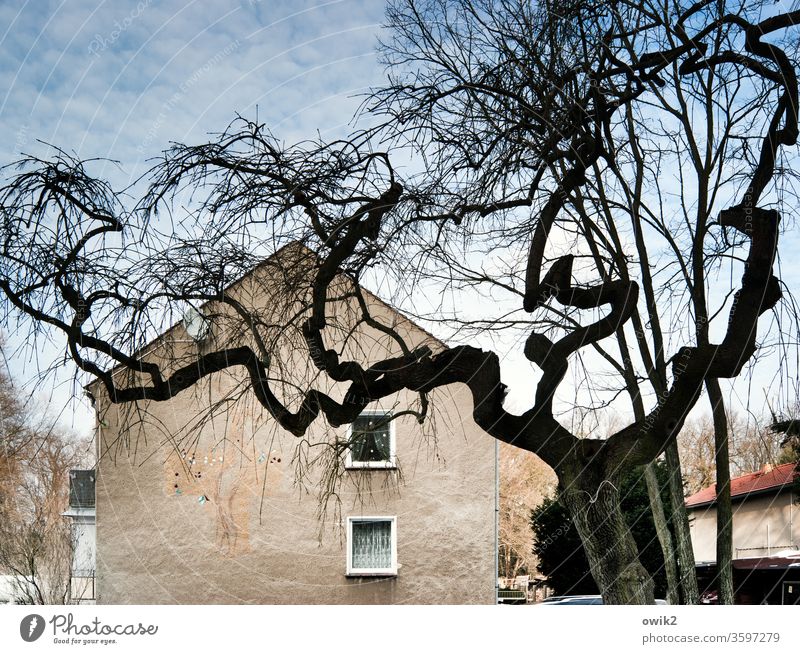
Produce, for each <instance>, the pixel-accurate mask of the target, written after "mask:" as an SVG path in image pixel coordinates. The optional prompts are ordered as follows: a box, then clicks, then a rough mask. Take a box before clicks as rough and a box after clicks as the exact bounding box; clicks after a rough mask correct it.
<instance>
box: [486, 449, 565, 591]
mask: <svg viewBox="0 0 800 654" xmlns="http://www.w3.org/2000/svg"><path fill="white" fill-rule="evenodd" d="M555 484H556V479H555V475H553V473H552V471H551V470H550V468H549V467H547V466H546V465H545V464H544V463H543V462H542V461H541V460H540V459H539V458H538V457H537V456H535V455H534V454H532V453H530V452H526V451H525V450H521V449H519V448H516V447H512V446H511V445H508V444H506V443H501V444H500V516H499V529H498V542H499V552H498V557H499V562H498V563H499V565H498V568H499V570H498V575H499V576H500V577H506V578H508V579H513V578H514V577H516V576H518V575H520V574H531V573H533V572H534V571H535V570H536V565H537V562H536V559H535V557H534V554H533V529H532V527H531V513H532V512H533V510H534V509H535V508H536V507H537V506H539V504H541V502H542V500H543V499H544V498H545V497H547V496H548V495H549V494H550V493H551V491H552V490H553V489H554V488H555Z"/></svg>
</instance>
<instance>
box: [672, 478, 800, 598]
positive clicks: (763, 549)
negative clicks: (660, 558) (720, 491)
mask: <svg viewBox="0 0 800 654" xmlns="http://www.w3.org/2000/svg"><path fill="white" fill-rule="evenodd" d="M796 477H797V471H796V466H795V464H794V463H786V464H783V465H779V466H770V465H766V466H764V467H763V468H762V469H761V470H759V471H757V472H753V473H750V474H747V475H743V476H741V477H736V478H734V479H732V480H731V501H732V505H733V576H734V587H735V589H736V600H737V603H740V604H752V603H756V604H800V506H798V504H797V500H798V498H797V494H796V490H795V488H794V486H793V484H794V481H795V479H796ZM686 508H687V510H688V511H689V519H690V529H691V537H692V546H693V549H694V556H695V561H696V563H697V568H698V580H699V581H700V582H701V583H702V582H703V581H706V582H709V583H710V582H711V580H713V577H714V575H715V572H716V562H717V556H716V529H717V510H716V489H715V487H714V486H709V487H707V488H704V489H702V490H700V491H698V492H697V493H695V494H694V495H691V496H690V497H688V498H687V499H686Z"/></svg>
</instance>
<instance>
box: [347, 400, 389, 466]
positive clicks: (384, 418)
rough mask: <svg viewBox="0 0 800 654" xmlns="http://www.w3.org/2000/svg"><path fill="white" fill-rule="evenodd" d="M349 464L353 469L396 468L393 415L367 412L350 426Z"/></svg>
mask: <svg viewBox="0 0 800 654" xmlns="http://www.w3.org/2000/svg"><path fill="white" fill-rule="evenodd" d="M349 440H350V451H349V453H348V457H347V464H348V466H350V467H353V468H390V467H394V433H393V429H392V423H391V414H390V413H386V412H365V413H363V414H361V415H360V416H359V417H358V418H356V420H355V421H354V422H353V424H352V425H350V439H349Z"/></svg>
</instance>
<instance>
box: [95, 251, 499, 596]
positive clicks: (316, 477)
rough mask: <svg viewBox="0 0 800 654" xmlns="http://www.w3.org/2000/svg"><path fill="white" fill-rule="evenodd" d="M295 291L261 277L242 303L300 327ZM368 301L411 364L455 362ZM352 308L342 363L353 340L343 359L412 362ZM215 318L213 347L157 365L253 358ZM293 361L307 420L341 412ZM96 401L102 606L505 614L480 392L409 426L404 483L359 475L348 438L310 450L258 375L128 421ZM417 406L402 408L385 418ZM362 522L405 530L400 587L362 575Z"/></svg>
mask: <svg viewBox="0 0 800 654" xmlns="http://www.w3.org/2000/svg"><path fill="white" fill-rule="evenodd" d="M279 277H280V276H279V275H277V274H276V273H275V271H274V270H273V271H271V270H270V269H269V267H266V268H259V269H257V270H256V271H255V272H254V273H253V274H252V275H249V276H247V277H245V278H244V279H243V280H240V281H239V282H237V284H235V285H234V286H233V287H231V288H230V289H229V292H230V294H231V295H232V296H235V297H236V299H237V300H238V301H240V302H242V303H246V304H248V305H249V306H255V307H261V308H262V310H263V316H262V317H263V318H267V317H269V316H270V315H271V316H273V317H275V316H276V315H278V314H284V315H285V314H286V312H287V311H289V310H290V309H292V308H293V306H290V304H291V301H290V300H280V301H279V296H280V297H285V294H282V295H280V294H278V293H277V292H276V290H275V289H276V286H278V285H279V284H280V281H278V279H279ZM366 300H367V302H368V304H369V307H370V311H371V312H372V313H373V315H374V316H376V317H377V318H378V319H379V320H380V321H381V322H382V323H384V324H389V325H392V327H393V329H395V330H396V331H397V332H398V333H399V334H401V335H402V337H403V338H404V339H405V340H406V341H407V342H408V343H409V344H411V345H412V346H414V347H416V346H418V345H421V344H427V345H429V346H430V347H431V348H432V349H434V350H435V349H436V348H437V347H441V344H438V343H437V342H436V341H435V339H433V337H431V336H430V335H429V334H427V333H426V332H424V331H423V330H421V329H419V328H418V327H416V326H415V325H414V324H413V323H411V322H410V321H409V320H407V319H406V318H404V317H403V316H401V315H400V314H398V313H397V312H396V311H394V310H393V309H391V308H390V307H389V306H388V305H386V304H384V303H383V302H381V301H380V300H378V299H377V298H375V297H374V296H370V295H367V296H366ZM282 302H284V304H282ZM353 302H354V301H353V300H352V299H349V300H344V301H342V302H341V303H340V305H338V306H336V307H334V309H333V310H332V314H335V315H336V318H337V324H336V325H332V326H331V329H330V330H326V338H327V337H328V334H329V332H330V334H331V335H330V338H331V341H330V342H331V345H333V344H336V343H335V341H336V337H337V336H336V335H337V334H338V336H340V337H341V339H342V340H341V342H340V343H338V344H336V345H337V349H339V348H343V351H344V356H352V357H353V358H358V360H360V361H368V362H373V361H375V360H378V359H381V358H384V357H385V356H387V355H395V354H396V353H397V352H398V350H397V345H396V344H395V342H394V341H393V340H392V339H391V338H390V337H389V336H387V335H386V334H384V333H382V332H380V331H378V330H375V329H373V328H372V327H369V326H367V325H363V324H362V325H360V326H354V325H355V322H354V318H353V317H354V316H355V315H356V312H355V310H354V309H353ZM204 313H206V314H215V315H217V316H221V317H220V318H219V319H217V320H215V322H214V324H213V326H212V329H211V333H210V335H209V336H208V338H206V339H204V340H203V341H201V342H195V341H193V340H192V339H191V338H189V335H188V334H187V333H186V330H185V328H184V327H183V326H182V325H181V324H178V325H175V326H174V327H173V328H171V329H170V330H168V331H167V332H166V333H165V334H164V335H162V336H161V337H160V338H159V339H158V340H157V341H155V342H154V343H152V344H151V345H150V347H149V348H148V350H147V354H146V357H148V358H150V359H151V360H158V361H160V362H162V363H164V362H169V361H173V360H174V361H175V364H174V365H176V366H177V365H180V363H182V362H184V361H186V360H188V359H189V358H190V357H191V356H193V355H194V354H196V353H197V351H203V350H204V349H205V350H210V349H218V348H219V347H220V346H221V345H222V344H223V343H224V344H225V346H229V347H230V346H231V345H232V344H234V342H242V340H246V335H244V333H242V334H240V333H238V332H236V331H235V328H234V327H233V325H234V320H233V318H232V317H231V316H230V314H229V313H228V314H226V309H225V308H219V307H211V306H207V307H205V308H204ZM226 321H227V322H226ZM279 350H280V352H281V356H280V357H273V361H274V363H273V368H274V367H275V366H278V365H280V366H282V369H281V370H280V373H281V378H283V379H285V378H287V375H288V376H289V377H290V378H291V380H292V381H293V383H296V386H291V385H286V386H281V385H279V384H277V383H276V384H275V386H276V388H277V389H280V390H281V391H282V392H283V395H284V397H287V398H289V399H288V400H287V402H288V403H289V405H290V406H291V403H292V401H293V400H292V393H293V392H294V391H297V390H298V389H302V388H305V387H307V386H308V385H310V384H311V383H313V385H314V386H315V387H318V388H323V389H324V390H325V391H326V392H328V393H329V394H330V395H331V396H333V397H339V398H341V397H342V395H341V394H342V393H343V392H344V391H343V389H342V388H338V387H337V385H336V384H332V383H330V382H328V381H327V380H326V378H325V377H324V375H317V372H316V368H315V367H314V366H313V365H312V364H311V361H310V360H309V358H308V354H307V352H305V351H303V349H302V348H298V347H295V346H294V345H292V342H290V341H289V340H286V341H285V342H281V345H280V348H279ZM271 369H272V368H271ZM276 376H277V371H276ZM120 379H121V376H120ZM118 383H119V384H120V385H123V384H122V382H121V381H118ZM293 389H294V390H293ZM89 391H90V393H91V394H92V395H93V397H94V399H95V405H96V409H97V415H98V429H97V435H98V438H97V442H98V460H99V464H98V476H97V575H98V581H97V593H98V600H97V601H98V603H112V604H116V603H143V604H149V603H263V604H284V603H309V604H311V603H314V604H316V603H322V604H339V603H365V604H366V603H412V604H424V603H459V604H460V603H464V604H467V603H494V601H495V581H496V568H495V552H496V542H495V513H496V447H495V442H494V440H493V439H492V438H490V437H489V436H488V435H486V434H485V433H484V432H483V431H482V430H480V429H479V428H478V427H477V426H476V425H475V424H474V422H473V421H472V418H471V414H472V398H471V395H470V393H469V391H468V389H467V388H466V386H462V385H451V386H448V387H445V388H441V389H438V390H437V391H435V392H434V393H432V394H431V397H430V406H431V409H430V413H429V416H428V419H427V420H426V421H425V423H424V424H422V425H420V424H418V422H417V420H416V418H415V417H414V416H413V415H402V416H400V417H398V418H396V419H395V420H394V421H393V423H392V429H393V439H394V448H395V449H394V454H395V459H396V460H395V464H396V466H394V467H388V468H363V467H362V468H351V467H348V466H347V461H346V457H345V456H344V455H343V454H342V452H341V450H339V449H334V448H333V447H331V444H333V443H337V442H339V443H341V442H346V441H347V439H348V438H349V435H348V428H347V427H342V428H335V429H334V428H332V427H330V426H328V425H327V423H325V421H324V419H322V418H321V417H320V418H318V419H317V420H316V421H315V423H314V424H313V425H312V427H311V428H310V429H309V431H308V432H307V434H306V435H305V436H304V437H303V438H297V437H294V436H292V435H291V434H288V433H287V432H285V431H283V430H282V429H280V428H279V427H278V426H277V425H276V423H275V421H274V420H273V419H272V418H271V417H269V415H268V414H267V412H266V411H265V410H264V409H263V407H262V406H261V405H260V404H259V403H258V402H257V401H256V400H255V397H254V395H253V393H252V391H250V390H249V389H248V380H246V379H245V377H244V374H243V372H242V371H241V370H237V369H231V370H228V371H224V372H222V373H215V374H214V375H211V376H209V377H208V378H206V379H204V380H203V381H201V382H200V383H198V384H197V385H195V386H194V387H193V388H191V389H188V390H186V391H183V392H182V393H180V394H178V395H177V396H176V397H174V398H173V399H172V400H170V401H168V402H162V403H156V402H142V403H139V404H138V405H114V404H111V403H110V402H109V401H108V398H107V396H106V394H105V392H104V390H103V389H102V387H101V386H100V385H99V384H94V385H92V386H91V387H90V388H89ZM417 406H418V398H417V396H416V395H415V394H414V393H407V392H402V393H398V394H397V395H396V396H392V397H388V398H385V399H384V400H382V401H381V402H380V403H373V404H371V405H370V406H369V407H368V408H369V409H371V410H379V411H383V412H386V413H392V414H397V413H399V412H401V411H402V410H404V409H407V408H409V407H417ZM211 407H213V411H211V412H209V408H211ZM363 516H370V517H379V518H382V519H383V518H386V519H389V518H391V519H392V521H393V525H394V529H395V532H394V536H395V538H396V551H395V555H396V564H397V569H396V575H377V576H359V575H348V574H347V572H348V570H347V552H348V547H350V544H349V543H348V540H349V537H348V529H347V525H348V519H349V518H359V517H363Z"/></svg>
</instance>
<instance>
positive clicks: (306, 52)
mask: <svg viewBox="0 0 800 654" xmlns="http://www.w3.org/2000/svg"><path fill="white" fill-rule="evenodd" d="M384 6H385V5H384V2H383V1H381V0H331V1H328V2H313V1H309V0H294V1H284V0H264V1H261V2H259V1H257V0H218V1H214V2H208V1H205V2H200V1H194V2H185V1H184V2H179V1H156V0H139V1H138V2H132V1H116V2H102V1H99V2H98V1H85V0H70V1H69V2H67V1H66V0H63V1H61V2H48V1H46V0H41V1H37V2H33V1H30V2H13V1H7V0H4V2H3V3H2V4H0V40H1V41H2V46H1V47H2V53H3V56H2V58H0V129H2V134H3V135H4V137H5V138H4V139H2V140H0V164H3V165H5V164H9V163H11V162H13V161H15V160H16V159H18V158H19V157H20V156H21V155H22V154H23V153H24V154H31V155H39V156H47V155H48V152H49V151H50V145H48V144H53V145H57V146H59V147H61V148H63V149H64V150H66V151H68V152H72V153H74V154H75V155H77V156H78V157H81V158H88V157H100V158H108V159H111V160H113V162H107V163H99V164H97V165H96V166H95V167H94V168H93V172H95V173H96V174H99V175H102V176H104V177H106V178H107V179H108V180H109V181H110V182H111V183H112V185H113V186H114V187H115V188H124V187H126V186H127V185H128V184H130V183H131V182H133V180H135V179H137V178H138V177H139V176H140V175H141V174H142V173H143V172H144V171H145V170H146V169H147V168H148V167H149V164H148V160H149V159H151V158H152V157H155V156H157V155H158V154H159V153H160V152H161V151H162V150H163V149H164V148H166V147H168V145H169V143H170V142H171V141H180V142H184V143H199V142H204V141H207V140H208V139H209V134H210V133H215V132H220V131H222V130H224V129H225V127H226V126H227V125H228V124H229V123H230V122H231V120H233V119H234V118H235V116H236V115H237V113H238V114H240V115H242V116H244V117H246V118H251V119H253V118H256V117H257V118H258V121H259V122H261V123H264V124H266V125H267V126H268V127H269V128H270V129H271V130H272V132H273V133H274V134H275V135H276V136H278V137H279V138H280V139H282V140H285V141H286V142H287V143H291V142H295V141H298V140H302V139H304V138H314V137H316V136H321V137H323V138H328V139H329V138H333V137H336V136H342V135H345V134H346V133H347V132H348V131H349V130H350V129H351V126H352V123H351V119H352V116H353V114H354V112H355V110H356V109H357V107H358V106H359V104H360V101H361V97H360V94H363V93H364V92H366V91H367V90H368V89H369V88H370V87H371V86H374V85H378V84H380V83H381V82H382V81H383V80H384V78H385V71H384V69H383V66H382V65H381V63H380V61H379V58H378V55H377V53H376V44H377V38H378V36H379V34H380V30H381V27H380V25H381V23H382V20H383V12H384ZM3 90H4V91H3ZM794 243H797V240H795V241H794ZM790 268H791V269H790V270H784V271H783V273H782V274H781V276H782V277H783V278H784V279H785V280H786V279H787V278H788V279H790V280H791V281H792V282H794V281H796V280H797V274H796V270H794V269H793V267H791V266H790ZM5 338H6V341H7V342H8V343H9V344H10V345H11V346H16V345H19V343H20V342H22V341H21V339H23V338H24V335H21V334H20V335H18V334H14V333H6V334H5ZM514 345H515V346H517V347H516V350H519V349H520V348H519V347H518V346H519V344H518V343H517V344H514ZM14 349H15V348H14V347H8V348H7V350H8V351H11V352H13V351H14ZM59 352H63V344H55V345H53V346H50V347H48V346H46V345H42V346H41V351H39V352H34V353H31V352H30V351H28V353H27V356H26V357H12V358H11V359H10V360H9V361H8V364H9V368H10V370H11V373H12V375H13V376H14V378H16V379H17V380H19V381H20V382H21V383H24V382H25V381H26V380H30V379H32V377H33V376H34V374H35V372H36V369H37V368H38V367H39V366H42V365H44V364H46V363H47V362H49V361H50V360H52V359H53V358H54V357H57V356H58V354H59ZM518 354H519V352H518ZM504 365H505V368H504V377H505V376H506V375H508V377H509V378H510V379H508V380H507V381H510V382H512V383H510V386H511V394H510V396H509V401H510V403H511V404H512V405H513V406H515V407H516V408H518V409H521V408H524V407H526V406H527V405H529V403H530V397H531V392H530V388H531V384H532V383H535V380H536V378H537V377H538V374H537V373H536V371H533V370H532V366H531V365H530V364H529V363H528V362H527V361H525V360H524V359H522V357H521V356H517V357H510V358H508V359H507V360H505V361H504ZM769 368H770V366H769V365H768V366H767V367H766V368H765V369H764V371H763V372H762V373H760V376H759V377H757V378H756V381H755V384H754V385H753V383H752V382H748V381H747V380H744V381H741V382H738V383H737V385H736V386H729V387H727V388H728V391H729V394H730V397H731V398H733V401H732V402H731V403H732V404H735V405H739V406H742V407H745V408H746V407H747V406H748V404H749V401H748V398H755V399H756V404H757V409H756V410H758V411H761V410H763V408H764V405H765V395H764V392H763V390H762V387H763V386H766V385H768V383H769V377H770V369H769ZM772 370H773V371H774V366H772ZM72 372H73V369H72V368H70V367H69V366H64V368H63V369H62V370H61V375H60V376H58V377H56V378H53V384H54V386H53V387H51V389H49V390H48V389H46V388H43V387H42V388H38V389H37V390H36V391H35V394H36V401H40V402H43V403H44V402H46V403H49V406H50V411H51V412H54V413H55V414H57V415H59V416H61V421H62V423H64V424H66V425H67V426H69V427H72V428H74V429H76V430H77V431H78V432H81V433H84V434H89V433H90V432H91V430H92V426H93V415H92V412H91V409H90V408H89V406H88V404H87V401H86V400H85V399H82V398H81V397H80V396H81V393H80V388H79V387H78V388H76V387H75V386H74V385H72V384H71V383H70V379H71V374H72ZM513 382H516V383H513ZM748 384H749V385H748ZM26 388H30V385H28V386H26ZM73 395H77V396H78V399H77V400H75V401H72V400H70V398H71V397H72V396H73Z"/></svg>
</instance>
